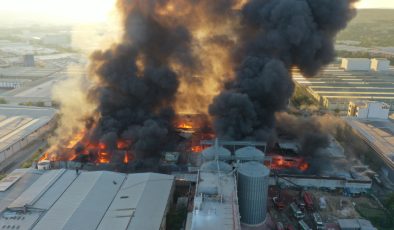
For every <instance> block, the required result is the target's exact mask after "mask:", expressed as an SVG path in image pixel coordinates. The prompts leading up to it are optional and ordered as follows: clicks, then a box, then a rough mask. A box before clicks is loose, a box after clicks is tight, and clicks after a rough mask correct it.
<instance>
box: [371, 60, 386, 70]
mask: <svg viewBox="0 0 394 230" xmlns="http://www.w3.org/2000/svg"><path fill="white" fill-rule="evenodd" d="M371 70H372V71H375V72H385V71H390V61H389V60H387V59H385V58H373V59H371Z"/></svg>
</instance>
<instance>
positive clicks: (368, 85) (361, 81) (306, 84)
mask: <svg viewBox="0 0 394 230" xmlns="http://www.w3.org/2000/svg"><path fill="white" fill-rule="evenodd" d="M371 63H372V64H371ZM293 78H294V80H295V82H296V83H297V84H298V85H299V86H301V87H303V88H305V89H306V90H307V91H308V93H309V94H310V95H311V96H312V97H313V98H315V99H316V100H317V101H318V102H319V103H320V105H321V106H323V107H324V108H326V109H327V110H329V111H332V112H338V113H340V114H341V115H346V114H347V113H348V109H349V102H357V101H379V102H384V103H386V104H387V105H388V107H389V108H390V112H393V111H394V93H393V90H394V87H393V84H394V71H393V69H392V67H390V66H388V65H387V60H384V59H383V60H377V59H373V60H372V61H371V60H369V59H352V58H343V59H342V64H341V65H340V64H339V63H337V64H331V65H330V66H328V67H327V68H325V69H324V70H323V71H322V72H321V73H320V74H318V76H315V77H313V78H306V77H303V76H302V75H300V74H296V75H295V76H293Z"/></svg>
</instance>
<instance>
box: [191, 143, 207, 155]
mask: <svg viewBox="0 0 394 230" xmlns="http://www.w3.org/2000/svg"><path fill="white" fill-rule="evenodd" d="M191 150H192V152H195V153H199V152H202V151H203V150H204V147H202V146H201V145H196V146H192V147H191Z"/></svg>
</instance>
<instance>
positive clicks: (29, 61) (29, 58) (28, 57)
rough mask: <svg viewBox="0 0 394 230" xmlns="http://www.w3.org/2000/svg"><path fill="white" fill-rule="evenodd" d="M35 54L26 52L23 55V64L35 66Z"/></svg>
mask: <svg viewBox="0 0 394 230" xmlns="http://www.w3.org/2000/svg"><path fill="white" fill-rule="evenodd" d="M34 65H35V62H34V55H33V54H25V55H24V56H23V66H24V67H34Z"/></svg>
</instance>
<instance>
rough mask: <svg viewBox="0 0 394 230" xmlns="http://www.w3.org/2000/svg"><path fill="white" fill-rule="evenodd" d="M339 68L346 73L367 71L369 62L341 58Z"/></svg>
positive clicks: (359, 59)
mask: <svg viewBox="0 0 394 230" xmlns="http://www.w3.org/2000/svg"><path fill="white" fill-rule="evenodd" d="M341 68H342V69H344V70H346V71H369V70H370V68H371V60H369V59H368V58H342V64H341Z"/></svg>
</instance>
